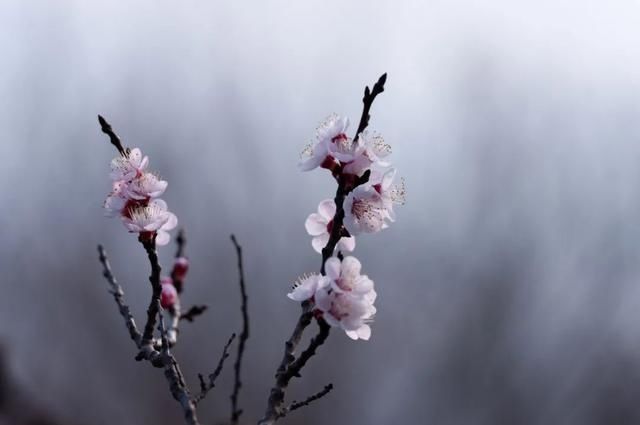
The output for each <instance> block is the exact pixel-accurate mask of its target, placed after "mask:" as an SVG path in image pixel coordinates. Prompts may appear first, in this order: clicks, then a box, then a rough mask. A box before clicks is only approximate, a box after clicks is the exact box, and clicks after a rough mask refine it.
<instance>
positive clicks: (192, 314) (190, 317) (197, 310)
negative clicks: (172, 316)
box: [180, 305, 208, 322]
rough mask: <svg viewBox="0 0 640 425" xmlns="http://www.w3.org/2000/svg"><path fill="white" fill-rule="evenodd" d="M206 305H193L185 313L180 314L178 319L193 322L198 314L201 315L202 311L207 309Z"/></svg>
mask: <svg viewBox="0 0 640 425" xmlns="http://www.w3.org/2000/svg"><path fill="white" fill-rule="evenodd" d="M207 308H208V307H207V306H206V305H194V306H191V308H190V309H189V310H187V312H186V313H182V315H181V316H180V320H186V321H187V322H193V321H194V320H195V318H196V317H198V316H199V315H201V314H202V313H204V312H205V311H206V310H207Z"/></svg>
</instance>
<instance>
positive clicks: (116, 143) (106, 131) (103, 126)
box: [98, 115, 127, 156]
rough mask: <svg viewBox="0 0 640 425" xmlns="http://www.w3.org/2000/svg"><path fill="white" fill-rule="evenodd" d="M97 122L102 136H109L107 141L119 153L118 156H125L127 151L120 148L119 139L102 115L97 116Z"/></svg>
mask: <svg viewBox="0 0 640 425" xmlns="http://www.w3.org/2000/svg"><path fill="white" fill-rule="evenodd" d="M98 122H99V123H100V129H101V130H102V132H103V133H104V134H106V135H107V136H109V140H111V144H112V145H113V146H115V147H116V149H118V152H120V155H122V156H127V151H126V149H125V148H124V147H123V146H122V142H121V141H120V138H119V137H118V135H117V134H116V133H115V132H114V131H113V129H112V128H111V124H109V123H108V122H107V120H106V119H104V117H103V116H102V115H98Z"/></svg>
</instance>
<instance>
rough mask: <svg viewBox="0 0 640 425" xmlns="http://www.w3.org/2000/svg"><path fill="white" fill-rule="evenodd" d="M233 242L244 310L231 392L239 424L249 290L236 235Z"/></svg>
mask: <svg viewBox="0 0 640 425" xmlns="http://www.w3.org/2000/svg"><path fill="white" fill-rule="evenodd" d="M231 242H233V246H234V247H235V248H236V255H237V257H238V273H239V275H240V295H241V299H242V303H241V305H240V311H241V312H242V332H241V333H240V341H239V342H238V351H237V354H236V361H235V363H234V365H233V370H234V380H233V392H232V393H231V423H232V424H237V423H238V419H239V418H240V415H241V414H242V409H239V408H238V394H239V393H240V388H242V381H241V380H240V370H241V368H242V357H243V355H244V348H245V343H246V342H247V339H249V313H248V311H247V290H246V287H245V283H244V267H243V265H242V247H241V246H240V244H238V241H237V240H236V237H235V236H234V235H231Z"/></svg>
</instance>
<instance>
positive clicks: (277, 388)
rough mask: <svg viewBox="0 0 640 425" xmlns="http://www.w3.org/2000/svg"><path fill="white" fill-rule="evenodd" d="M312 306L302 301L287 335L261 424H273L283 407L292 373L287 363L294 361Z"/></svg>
mask: <svg viewBox="0 0 640 425" xmlns="http://www.w3.org/2000/svg"><path fill="white" fill-rule="evenodd" d="M312 307H313V306H312V304H311V302H310V301H305V302H303V303H302V313H300V317H299V318H298V322H297V323H296V326H295V328H294V329H293V333H292V334H291V337H289V339H288V340H287V342H285V344H284V355H283V356H282V361H281V362H280V366H278V370H277V371H276V383H275V385H274V387H273V388H271V392H270V394H269V400H268V402H267V410H266V412H265V415H264V417H263V418H262V419H261V420H260V422H259V423H260V424H261V425H268V424H273V423H274V422H275V421H276V420H278V418H279V417H280V414H281V413H282V411H283V409H284V396H285V390H286V388H287V386H288V385H289V381H291V378H293V375H291V373H290V369H289V365H290V364H291V363H293V362H294V361H295V359H296V358H295V350H296V347H297V346H298V344H300V339H301V338H302V334H303V333H304V330H305V328H306V327H307V326H309V324H311V319H312V318H313V313H312V312H311V310H312Z"/></svg>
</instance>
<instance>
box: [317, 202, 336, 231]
mask: <svg viewBox="0 0 640 425" xmlns="http://www.w3.org/2000/svg"><path fill="white" fill-rule="evenodd" d="M318 213H319V214H320V215H321V216H322V217H324V218H325V219H326V222H327V223H328V222H329V221H331V220H333V217H334V216H335V215H336V203H335V202H334V201H333V199H325V200H324V201H322V202H320V204H319V205H318ZM325 230H326V228H325Z"/></svg>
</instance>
